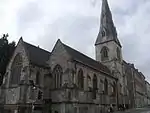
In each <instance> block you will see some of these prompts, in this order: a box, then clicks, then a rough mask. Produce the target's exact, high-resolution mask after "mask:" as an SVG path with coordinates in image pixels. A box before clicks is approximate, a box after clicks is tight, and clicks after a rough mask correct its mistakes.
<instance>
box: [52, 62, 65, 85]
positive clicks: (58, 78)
mask: <svg viewBox="0 0 150 113" xmlns="http://www.w3.org/2000/svg"><path fill="white" fill-rule="evenodd" d="M62 75H63V69H62V67H61V66H60V65H56V66H55V67H54V69H53V77H54V80H55V81H54V83H55V84H54V85H55V88H61V85H62Z"/></svg>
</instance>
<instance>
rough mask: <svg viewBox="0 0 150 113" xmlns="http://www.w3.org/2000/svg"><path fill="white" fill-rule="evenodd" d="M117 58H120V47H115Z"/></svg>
mask: <svg viewBox="0 0 150 113" xmlns="http://www.w3.org/2000/svg"><path fill="white" fill-rule="evenodd" d="M116 51H117V58H118V59H119V60H120V59H121V55H120V54H121V53H120V49H119V48H118V47H117V50H116Z"/></svg>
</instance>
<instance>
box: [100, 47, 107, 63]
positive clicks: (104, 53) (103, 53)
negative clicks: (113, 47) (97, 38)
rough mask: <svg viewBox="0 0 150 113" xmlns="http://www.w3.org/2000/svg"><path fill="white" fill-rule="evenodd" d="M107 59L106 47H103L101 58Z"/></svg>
mask: <svg viewBox="0 0 150 113" xmlns="http://www.w3.org/2000/svg"><path fill="white" fill-rule="evenodd" d="M107 59H108V48H107V47H105V46H104V47H103V48H102V50H101V60H102V61H104V60H107Z"/></svg>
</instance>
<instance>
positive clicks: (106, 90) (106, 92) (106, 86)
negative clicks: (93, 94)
mask: <svg viewBox="0 0 150 113" xmlns="http://www.w3.org/2000/svg"><path fill="white" fill-rule="evenodd" d="M104 93H105V94H106V95H107V94H108V81H107V79H105V81H104Z"/></svg>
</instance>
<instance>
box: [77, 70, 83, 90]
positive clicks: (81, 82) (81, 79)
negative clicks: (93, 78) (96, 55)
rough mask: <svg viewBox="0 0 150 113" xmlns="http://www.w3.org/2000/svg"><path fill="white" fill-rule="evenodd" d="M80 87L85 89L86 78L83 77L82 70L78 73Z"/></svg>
mask: <svg viewBox="0 0 150 113" xmlns="http://www.w3.org/2000/svg"><path fill="white" fill-rule="evenodd" d="M78 87H79V88H80V89H84V76H83V70H82V69H80V70H79V71H78Z"/></svg>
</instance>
